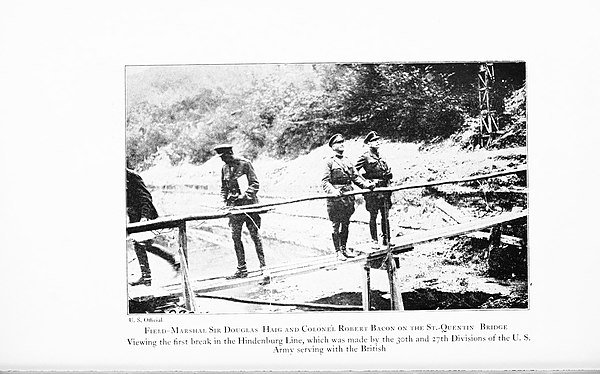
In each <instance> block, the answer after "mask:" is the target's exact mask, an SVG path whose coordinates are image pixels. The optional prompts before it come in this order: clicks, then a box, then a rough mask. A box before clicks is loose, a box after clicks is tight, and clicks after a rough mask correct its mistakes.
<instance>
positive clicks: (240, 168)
mask: <svg viewBox="0 0 600 374" xmlns="http://www.w3.org/2000/svg"><path fill="white" fill-rule="evenodd" d="M215 152H217V154H218V155H219V157H221V160H223V162H224V163H225V165H223V168H222V169H221V197H222V198H223V201H224V202H225V205H226V206H241V205H250V204H257V203H258V198H257V197H256V194H257V193H258V187H259V184H258V179H257V178H256V173H255V172H254V168H253V167H252V164H251V163H250V161H248V160H246V159H243V158H240V157H235V156H234V155H233V146H232V145H230V144H223V145H219V146H217V147H215ZM240 185H246V186H247V187H245V188H244V187H241V186H240ZM242 189H243V191H242ZM260 221H261V219H260V215H259V214H258V213H243V214H234V215H232V216H231V217H230V218H229V227H231V236H232V238H233V247H234V249H235V255H236V257H237V271H236V272H235V273H234V274H233V275H232V276H230V277H228V279H235V278H245V277H247V276H248V269H247V267H246V257H245V252H244V244H243V243H242V227H243V225H244V223H245V224H246V227H247V228H248V231H249V232H250V237H251V238H252V241H254V247H255V249H256V255H257V256H258V261H259V263H260V268H261V270H262V269H263V268H264V267H265V266H266V263H265V255H264V253H263V246H262V241H261V239H260V234H259V232H258V230H259V229H260Z"/></svg>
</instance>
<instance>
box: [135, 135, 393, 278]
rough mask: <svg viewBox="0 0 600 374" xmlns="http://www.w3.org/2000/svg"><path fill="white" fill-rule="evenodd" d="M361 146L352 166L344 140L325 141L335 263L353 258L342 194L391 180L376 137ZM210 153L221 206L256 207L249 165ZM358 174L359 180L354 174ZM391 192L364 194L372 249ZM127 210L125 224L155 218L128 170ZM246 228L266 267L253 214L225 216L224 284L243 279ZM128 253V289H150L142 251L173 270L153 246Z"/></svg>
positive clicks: (349, 210)
mask: <svg viewBox="0 0 600 374" xmlns="http://www.w3.org/2000/svg"><path fill="white" fill-rule="evenodd" d="M364 143H365V144H366V145H368V150H367V151H366V152H365V153H364V154H363V155H361V156H360V158H359V159H358V161H357V162H356V163H355V164H353V163H352V162H350V160H349V159H348V158H347V157H345V156H344V138H343V136H342V135H340V134H335V135H333V136H332V137H331V138H330V139H329V146H330V147H331V149H332V150H333V151H334V154H333V155H332V156H331V157H330V158H328V159H327V160H326V163H325V170H324V172H323V176H322V180H321V182H322V188H323V190H324V191H325V192H326V193H328V194H331V195H334V197H331V198H328V199H327V213H328V216H329V219H330V220H331V223H332V234H331V236H332V239H333V246H334V249H335V252H336V255H337V257H338V259H340V260H345V259H346V258H351V257H354V256H355V254H354V253H353V251H352V249H350V248H348V247H347V246H346V244H347V241H348V234H349V225H350V217H351V216H352V214H353V213H354V210H355V209H354V201H355V197H354V195H345V193H347V192H350V191H352V190H353V187H352V185H353V184H356V185H358V186H359V187H361V188H368V189H374V188H376V187H386V186H388V185H389V183H390V181H391V179H392V172H391V170H390V168H389V166H388V165H387V163H386V162H385V161H384V160H383V159H382V158H381V156H380V155H379V146H380V144H381V142H380V138H379V136H378V135H377V133H375V132H374V131H371V132H370V133H369V134H367V136H366V137H365V140H364ZM214 150H215V152H216V153H217V154H218V156H219V157H220V158H221V160H222V161H223V163H224V164H223V166H222V168H221V198H222V200H223V203H224V204H225V205H226V206H227V207H237V206H244V205H253V204H257V203H258V198H257V193H258V190H259V182H258V178H257V177H256V173H255V171H254V168H253V166H252V163H250V161H248V160H246V159H244V158H241V157H237V156H235V155H234V153H233V146H231V145H229V144H223V145H219V146H217V147H215V148H214ZM361 169H362V170H363V171H364V173H363V174H362V175H360V174H359V173H358V171H359V170H361ZM390 196H391V193H389V192H373V193H368V194H365V205H366V209H367V211H369V214H370V220H369V229H370V233H371V240H372V243H373V246H374V247H377V246H378V245H379V242H378V235H377V216H378V214H379V213H381V227H382V236H383V240H382V244H383V245H388V243H389V235H390V230H389V227H388V219H387V218H388V217H387V214H388V211H389V208H390V207H391V198H390ZM127 211H128V215H129V220H130V222H137V221H140V219H142V218H143V219H155V218H157V217H158V214H157V213H156V209H155V208H154V206H153V205H152V196H151V195H150V193H149V192H148V190H147V189H146V187H145V186H144V183H143V181H142V179H141V177H139V175H137V174H135V173H134V172H133V171H131V170H129V169H128V170H127ZM132 214H133V215H132ZM244 224H245V225H246V227H247V229H248V232H249V233H250V237H251V238H252V241H253V242H254V247H255V250H256V254H257V256H258V261H259V264H260V268H261V271H262V270H263V269H264V268H265V267H266V262H265V255H264V251H263V245H262V241H261V237H260V233H259V229H260V225H261V217H260V215H259V214H258V213H240V214H233V215H231V216H230V217H229V226H230V228H231V236H232V239H233V246H234V250H235V254H236V258H237V270H236V271H235V273H234V274H233V275H232V276H230V277H228V279H234V278H244V277H247V276H248V268H247V265H246V259H245V252H244V245H243V243H242V228H243V226H244ZM134 248H135V252H136V255H137V257H138V261H139V263H140V268H141V272H142V277H141V278H140V279H139V280H137V281H135V282H132V283H131V285H138V284H143V285H147V286H149V285H150V284H151V276H150V266H149V264H148V259H147V254H146V251H149V252H152V253H155V254H157V255H159V256H160V257H162V258H163V259H165V260H167V261H168V262H170V263H171V264H173V267H174V268H176V270H178V269H179V264H178V263H177V262H176V261H175V260H174V258H173V256H172V255H167V252H166V251H164V250H163V249H162V248H160V246H157V245H156V244H153V242H152V241H151V240H148V241H146V242H143V243H138V242H134Z"/></svg>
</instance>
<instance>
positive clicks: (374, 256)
mask: <svg viewBox="0 0 600 374" xmlns="http://www.w3.org/2000/svg"><path fill="white" fill-rule="evenodd" d="M526 172H527V167H526V166H521V167H518V168H514V169H510V170H505V171H502V172H497V173H491V174H486V175H480V176H471V177H466V178H459V179H448V180H441V181H430V182H421V183H412V184H405V185H401V186H392V187H381V188H375V189H373V190H364V189H363V190H354V191H351V192H348V193H344V194H343V195H342V196H350V195H359V194H369V193H377V192H388V193H392V192H397V191H402V190H408V189H414V188H425V187H433V186H439V185H444V184H455V183H465V182H471V181H476V180H483V179H490V178H497V177H502V176H506V175H512V174H517V173H526ZM328 198H332V196H331V195H326V194H321V195H312V196H306V197H300V198H296V199H290V200H285V201H280V202H273V203H265V204H254V205H245V206H243V207H231V208H230V209H228V210H225V211H219V212H217V213H214V214H202V215H186V216H165V217H161V218H158V219H156V220H152V221H144V222H136V223H130V224H128V225H127V234H134V233H139V232H145V231H151V230H159V229H168V228H177V229H178V232H179V246H178V253H179V256H180V261H181V283H177V284H172V285H167V286H165V287H163V288H162V289H154V288H152V289H150V288H148V287H137V289H138V290H137V292H133V293H132V292H131V290H130V299H132V300H136V299H137V300H148V299H149V298H153V297H156V298H158V297H178V296H179V297H182V298H183V304H184V307H185V309H187V311H188V312H190V313H194V312H196V304H195V300H194V296H196V297H205V298H217V299H218V298H221V299H226V300H227V299H228V298H226V297H219V296H208V295H205V293H209V292H214V291H219V290H225V289H231V288H236V287H241V286H246V285H251V284H260V283H263V282H266V281H268V282H270V281H272V280H275V279H277V278H285V277H289V276H293V275H298V274H304V273H309V272H315V271H319V270H328V269H332V268H337V267H340V266H344V265H349V264H357V263H359V264H362V265H363V269H364V273H363V289H362V307H352V306H333V305H322V304H318V305H317V304H315V305H312V304H311V305H309V304H307V303H304V304H302V305H303V306H307V307H322V308H326V309H340V310H357V309H358V310H361V309H362V310H364V311H368V310H370V305H371V300H370V269H372V268H381V267H382V265H383V266H384V268H385V269H386V270H387V273H388V280H389V285H390V304H391V305H390V307H391V309H392V310H404V305H403V303H402V297H401V294H400V289H399V281H398V269H399V267H400V262H399V257H398V255H399V254H401V253H404V252H408V251H411V250H413V249H414V246H415V245H417V244H421V243H426V242H430V241H434V240H438V239H443V238H449V237H456V236H460V235H467V234H471V233H476V232H480V230H482V229H485V228H490V227H493V228H494V229H493V230H492V234H491V236H490V238H489V239H490V241H492V240H494V237H496V239H497V240H500V239H499V238H500V234H499V233H500V229H499V228H500V225H501V224H503V223H505V222H510V221H514V220H518V219H521V218H525V217H527V215H528V211H527V209H524V210H521V211H517V212H510V213H503V214H500V215H498V216H494V217H488V218H483V219H477V220H474V221H469V222H462V221H457V222H458V223H457V224H454V225H450V226H447V227H442V228H438V229H433V230H427V231H424V232H419V233H415V234H409V235H404V236H401V237H398V238H395V240H396V242H395V243H393V245H388V246H387V248H382V249H371V248H366V247H361V248H357V249H358V250H359V252H358V253H359V255H358V256H356V257H353V258H348V259H346V261H340V260H338V259H337V258H336V256H335V255H327V256H319V257H315V258H314V259H309V260H305V261H302V262H297V263H293V264H285V265H279V266H273V267H267V268H265V272H261V271H250V272H249V274H248V277H247V278H238V279H226V278H225V277H214V278H207V279H195V280H192V279H191V277H190V274H189V268H188V265H187V264H188V246H187V222H189V221H197V220H212V219H223V218H229V217H230V216H232V215H235V214H248V213H266V212H268V211H270V210H272V209H273V208H274V207H276V206H280V205H288V204H294V203H298V202H303V201H310V200H322V199H328ZM385 209H387V210H388V211H389V209H390V207H385ZM386 216H389V215H386ZM387 224H388V227H390V226H389V220H388V222H387ZM389 231H390V230H388V235H389ZM389 239H390V238H388V241H387V242H388V243H390V240H389ZM235 301H243V302H248V303H256V304H269V305H296V306H297V305H299V304H297V303H293V304H292V303H280V302H272V301H268V302H266V301H257V300H241V299H236V300H235Z"/></svg>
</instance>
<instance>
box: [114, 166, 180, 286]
mask: <svg viewBox="0 0 600 374" xmlns="http://www.w3.org/2000/svg"><path fill="white" fill-rule="evenodd" d="M126 174H127V177H126V178H127V184H126V195H127V218H128V219H129V222H130V223H134V222H140V221H147V220H152V219H156V218H158V212H157V211H156V208H155V207H154V204H153V203H152V195H151V194H150V192H149V191H148V189H147V188H146V185H145V184H144V180H143V179H142V177H140V176H139V175H138V174H137V173H135V172H134V171H133V170H130V169H126ZM133 235H135V234H133ZM133 235H132V237H133ZM133 248H134V250H135V255H136V256H137V258H138V262H139V264H140V270H141V273H142V276H141V277H140V279H138V280H136V281H133V282H131V283H129V284H130V285H132V286H137V285H144V286H150V285H152V274H151V271H150V263H149V262H148V253H147V252H150V253H152V254H155V255H157V256H159V257H160V258H162V259H163V260H165V261H167V262H168V263H169V264H171V266H172V267H173V270H175V271H179V269H180V267H181V265H180V263H179V262H178V261H177V260H175V256H173V255H172V254H171V253H169V252H168V251H167V250H166V249H165V248H163V247H162V246H160V245H158V244H156V243H154V242H153V240H152V239H146V240H140V241H136V240H135V239H134V241H133Z"/></svg>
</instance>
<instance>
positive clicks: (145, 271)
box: [129, 243, 152, 286]
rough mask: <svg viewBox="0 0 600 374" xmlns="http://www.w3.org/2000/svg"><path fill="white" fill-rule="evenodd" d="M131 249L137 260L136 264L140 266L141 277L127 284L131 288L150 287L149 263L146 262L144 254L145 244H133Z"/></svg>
mask: <svg viewBox="0 0 600 374" xmlns="http://www.w3.org/2000/svg"><path fill="white" fill-rule="evenodd" d="M133 248H134V250H135V255H136V256H137V258H138V262H139V264H140V271H141V273H142V276H141V277H140V279H138V280H136V281H133V282H131V283H129V284H130V285H131V286H138V285H144V286H150V285H152V274H151V273H150V263H149V262H148V254H147V253H146V244H145V243H144V244H142V243H134V244H133Z"/></svg>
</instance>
